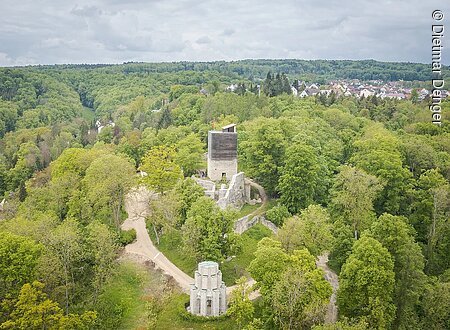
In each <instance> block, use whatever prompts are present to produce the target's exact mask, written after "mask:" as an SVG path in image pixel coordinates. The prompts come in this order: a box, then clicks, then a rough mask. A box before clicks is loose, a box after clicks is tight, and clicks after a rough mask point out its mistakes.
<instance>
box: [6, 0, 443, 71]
mask: <svg viewBox="0 0 450 330" xmlns="http://www.w3.org/2000/svg"><path fill="white" fill-rule="evenodd" d="M434 9H441V10H442V11H443V12H444V15H446V17H444V20H443V21H444V22H446V27H447V31H445V32H448V35H447V36H446V37H444V38H443V40H442V41H443V42H444V45H447V48H448V47H450V24H448V22H450V1H449V0H440V1H436V0H396V1H394V0H392V1H388V0H367V1H365V0H363V1H354V0H330V1H321V0H307V1H304V0H289V1H282V0H278V1H276V0H255V1H253V0H251V1H237V0H222V1H213V0H203V1H202V0H196V1H193V0H164V1H163V0H128V1H121V0H90V1H86V0H74V1H70V0H66V1H65V0H27V1H23V0H0V66H12V65H24V64H54V63H122V62H124V61H145V62H161V61H183V60H188V61H210V60H237V59H246V58H298V59H376V60H380V61H410V62H422V63H430V62H431V25H432V24H433V20H432V18H431V13H432V11H433V10H434ZM444 34H445V33H444ZM444 54H445V55H444V60H443V62H444V64H450V59H449V52H448V50H445V51H444Z"/></svg>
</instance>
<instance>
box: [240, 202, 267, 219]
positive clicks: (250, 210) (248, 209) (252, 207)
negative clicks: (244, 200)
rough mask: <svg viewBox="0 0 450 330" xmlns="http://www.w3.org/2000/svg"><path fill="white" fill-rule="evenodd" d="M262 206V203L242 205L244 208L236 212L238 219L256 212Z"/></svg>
mask: <svg viewBox="0 0 450 330" xmlns="http://www.w3.org/2000/svg"><path fill="white" fill-rule="evenodd" d="M260 206H261V204H255V205H250V204H244V206H242V208H241V209H240V210H239V211H238V212H237V213H236V219H240V218H242V217H245V216H246V215H249V214H250V213H253V212H255V211H256V210H257V209H258V208H259V207H260Z"/></svg>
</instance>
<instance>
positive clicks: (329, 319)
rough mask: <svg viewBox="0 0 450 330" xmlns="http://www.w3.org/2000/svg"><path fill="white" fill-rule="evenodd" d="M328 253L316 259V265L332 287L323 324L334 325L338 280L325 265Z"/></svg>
mask: <svg viewBox="0 0 450 330" xmlns="http://www.w3.org/2000/svg"><path fill="white" fill-rule="evenodd" d="M327 262H328V252H327V253H324V254H322V255H321V256H318V257H317V261H316V265H317V267H318V268H320V269H322V270H323V271H324V273H325V279H326V280H327V281H328V283H330V284H331V286H332V287H333V294H332V295H331V298H330V303H329V304H328V309H327V314H326V315H325V323H334V322H336V321H337V316H338V309H337V306H336V293H337V290H338V288H339V279H338V276H337V275H336V273H335V272H333V271H332V270H331V269H330V268H329V267H328V265H327Z"/></svg>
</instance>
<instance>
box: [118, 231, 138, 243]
mask: <svg viewBox="0 0 450 330" xmlns="http://www.w3.org/2000/svg"><path fill="white" fill-rule="evenodd" d="M135 239H136V230H135V229H134V228H132V229H130V230H121V231H120V237H119V242H120V244H121V245H122V246H125V245H127V244H130V243H132V242H133V241H134V240H135Z"/></svg>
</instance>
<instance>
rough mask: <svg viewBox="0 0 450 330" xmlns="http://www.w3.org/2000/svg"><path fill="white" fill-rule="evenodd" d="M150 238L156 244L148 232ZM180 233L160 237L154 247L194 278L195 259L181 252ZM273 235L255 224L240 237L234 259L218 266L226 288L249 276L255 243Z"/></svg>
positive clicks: (151, 232)
mask: <svg viewBox="0 0 450 330" xmlns="http://www.w3.org/2000/svg"><path fill="white" fill-rule="evenodd" d="M148 232H149V235H150V238H151V239H152V241H153V242H156V239H155V234H154V233H153V231H152V230H149V231H148ZM181 235H182V233H181V231H175V230H174V231H171V232H168V233H166V234H164V235H163V236H162V237H160V244H159V245H156V244H155V245H156V246H157V248H158V250H160V251H161V252H162V253H164V255H165V256H166V257H167V258H168V259H169V260H170V261H172V262H173V263H174V264H175V265H176V266H177V267H178V268H180V269H181V270H182V271H183V272H185V273H186V274H188V275H190V276H194V271H195V270H196V269H197V262H196V260H195V258H193V257H192V256H191V255H189V254H187V253H186V252H185V251H184V250H183V240H182V237H181ZM272 235H273V233H272V232H271V231H270V230H269V229H268V228H266V227H264V226H263V225H261V224H257V225H255V226H253V227H252V228H250V229H249V230H247V231H246V232H245V233H243V234H242V235H241V243H242V250H241V252H240V253H239V254H237V255H236V257H235V258H233V259H231V260H230V261H224V262H223V263H221V265H220V270H221V271H222V276H223V280H224V282H225V284H226V285H227V286H230V285H233V284H235V281H236V280H237V279H239V278H240V277H241V276H247V277H248V276H249V274H248V272H247V271H246V268H247V267H248V265H250V262H251V261H252V260H253V258H254V252H255V251H256V245H257V243H258V242H259V241H260V240H261V239H262V238H264V237H271V236H272Z"/></svg>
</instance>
